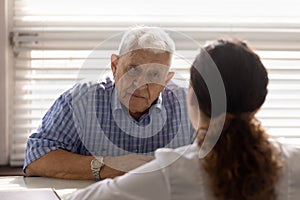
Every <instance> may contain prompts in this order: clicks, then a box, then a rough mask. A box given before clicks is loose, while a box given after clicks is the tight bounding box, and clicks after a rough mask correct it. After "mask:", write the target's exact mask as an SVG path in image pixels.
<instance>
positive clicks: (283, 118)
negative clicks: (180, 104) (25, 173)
mask: <svg viewBox="0 0 300 200" xmlns="http://www.w3.org/2000/svg"><path fill="white" fill-rule="evenodd" d="M287 1H288V2H287ZM296 4H297V1H293V0H286V1H276V2H274V1H263V2H261V1H259V0H253V1H251V2H242V1H237V0H231V1H226V2H219V1H217V0H212V1H209V2H208V1H199V0H197V1H196V0H186V1H182V2H176V3H175V2H174V1H169V0H167V1H158V0H153V1H134V0H127V1H113V2H111V1H108V0H104V1H95V0H85V1H73V0H72V1H71V0H64V1H61V0H60V1H58V0H51V1H50V0H15V1H14V11H13V12H14V17H13V24H14V25H13V29H12V30H11V44H12V47H13V52H14V59H15V60H14V65H13V66H11V70H12V71H13V74H14V76H13V80H12V81H11V83H12V85H11V87H10V88H12V91H11V93H12V95H11V97H10V100H11V101H10V102H11V106H10V108H11V112H10V117H9V119H10V121H9V124H10V129H9V130H10V133H9V134H10V136H11V140H10V141H11V144H10V147H11V153H10V164H11V165H13V166H17V165H22V164H23V159H24V151H25V144H26V140H27V138H28V136H29V135H30V134H31V133H32V132H33V131H34V130H35V129H36V128H37V127H38V125H39V123H40V120H41V119H42V117H43V115H44V114H45V112H46V110H47V109H48V108H49V107H50V106H51V104H52V103H53V101H54V100H55V99H56V98H57V97H58V96H59V95H60V94H61V93H62V92H64V91H65V90H67V89H69V88H70V87H72V86H73V85H74V84H75V83H76V82H78V81H80V80H81V79H84V78H87V77H92V78H94V77H95V76H101V74H104V73H106V72H109V60H110V55H111V53H117V48H118V44H119V42H120V38H121V35H122V33H123V31H124V30H126V29H127V28H128V27H129V26H133V25H135V24H142V25H151V26H160V27H163V28H165V29H167V30H169V33H170V35H171V37H172V38H173V39H174V40H175V43H176V47H177V55H176V57H175V59H174V61H173V64H172V68H173V70H174V71H175V72H176V74H177V76H178V77H177V79H178V80H180V78H181V79H182V78H183V80H184V78H187V77H188V73H189V72H188V69H189V67H190V65H191V62H192V61H193V59H194V58H195V55H196V54H197V49H198V48H199V46H200V45H202V44H204V43H205V42H206V41H207V40H214V39H217V38H220V37H222V38H227V37H236V38H239V39H244V40H246V41H248V42H249V44H250V45H251V46H252V47H253V48H254V49H255V50H256V52H257V53H258V54H259V55H260V56H261V58H262V60H263V63H264V64H265V66H266V67H267V69H268V72H269V78H270V84H269V88H268V89H269V94H268V96H267V100H266V102H265V104H264V106H263V108H262V109H261V111H259V113H258V114H257V116H258V118H259V119H260V120H261V121H262V124H263V125H264V126H265V127H266V128H267V130H268V133H270V134H271V135H274V136H279V137H285V138H300V132H299V126H300V104H299V102H300V13H299V12H298V9H297V8H299V6H297V5H296ZM298 4H299V3H298ZM266 8H267V9H266ZM175 78H176V77H175Z"/></svg>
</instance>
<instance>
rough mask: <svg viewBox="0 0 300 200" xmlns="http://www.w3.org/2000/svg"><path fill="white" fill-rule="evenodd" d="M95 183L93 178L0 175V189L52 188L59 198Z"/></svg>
mask: <svg viewBox="0 0 300 200" xmlns="http://www.w3.org/2000/svg"><path fill="white" fill-rule="evenodd" d="M93 183H95V181H93V180H65V179H56V178H45V177H23V176H0V190H20V189H21V190H22V189H25V190H26V189H33V188H54V189H55V191H56V193H57V194H58V196H59V197H60V198H61V199H64V198H66V196H68V195H69V194H71V193H72V192H75V191H76V190H78V189H80V188H84V187H86V186H89V185H91V184H93ZM0 199H1V197H0Z"/></svg>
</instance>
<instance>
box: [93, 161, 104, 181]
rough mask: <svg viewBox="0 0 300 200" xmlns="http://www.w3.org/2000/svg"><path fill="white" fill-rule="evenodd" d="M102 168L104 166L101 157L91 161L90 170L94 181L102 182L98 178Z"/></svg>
mask: <svg viewBox="0 0 300 200" xmlns="http://www.w3.org/2000/svg"><path fill="white" fill-rule="evenodd" d="M103 166H104V162H103V157H97V158H94V159H93V160H92V161H91V170H92V173H93V175H94V178H95V181H100V180H102V179H101V177H100V170H101V168H102V167H103Z"/></svg>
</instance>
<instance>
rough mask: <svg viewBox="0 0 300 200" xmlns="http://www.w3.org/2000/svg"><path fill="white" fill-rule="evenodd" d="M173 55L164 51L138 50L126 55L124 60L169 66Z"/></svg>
mask: <svg viewBox="0 0 300 200" xmlns="http://www.w3.org/2000/svg"><path fill="white" fill-rule="evenodd" d="M171 56H172V54H170V53H169V52H166V51H162V50H155V51H154V50H152V49H151V50H150V49H138V50H134V51H130V52H128V53H126V54H125V55H124V59H127V60H130V61H134V62H137V64H142V63H144V64H145V63H163V64H166V65H169V63H170V60H171Z"/></svg>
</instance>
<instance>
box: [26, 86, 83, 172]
mask: <svg viewBox="0 0 300 200" xmlns="http://www.w3.org/2000/svg"><path fill="white" fill-rule="evenodd" d="M71 100H72V98H71V93H70V92H69V91H67V92H65V93H64V94H62V95H61V96H60V97H59V98H58V99H57V100H56V101H55V102H54V104H53V105H52V106H51V108H50V109H49V110H48V111H47V113H46V114H45V116H44V117H43V119H42V122H41V125H40V126H39V127H38V128H37V130H36V131H35V132H34V133H32V134H31V136H30V137H29V138H28V141H27V147H26V152H25V161H24V166H23V170H24V171H25V169H26V167H27V166H28V165H29V164H30V163H32V162H33V161H35V160H37V159H38V158H40V157H42V156H43V155H45V154H47V153H49V152H50V151H54V150H59V149H63V150H67V151H70V152H74V153H80V152H78V151H79V149H80V147H81V146H82V143H81V140H80V138H79V136H78V134H77V129H76V127H78V124H76V126H75V122H74V119H73V112H72V106H71V103H70V102H71Z"/></svg>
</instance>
